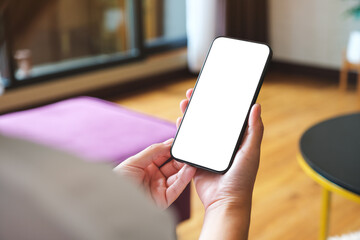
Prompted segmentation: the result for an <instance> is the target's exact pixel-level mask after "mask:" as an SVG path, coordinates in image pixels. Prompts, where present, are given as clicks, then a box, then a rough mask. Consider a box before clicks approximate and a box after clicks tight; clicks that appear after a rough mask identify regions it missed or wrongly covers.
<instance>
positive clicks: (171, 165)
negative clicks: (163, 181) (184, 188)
mask: <svg viewBox="0 0 360 240" xmlns="http://www.w3.org/2000/svg"><path fill="white" fill-rule="evenodd" d="M183 166H184V163H181V162H178V161H175V160H174V159H173V160H171V161H170V162H168V163H166V164H165V165H164V166H162V167H161V168H160V171H161V173H162V174H163V175H164V176H165V177H166V178H168V177H170V176H172V175H174V174H175V173H177V172H179V171H180V169H181V168H182V167H183Z"/></svg>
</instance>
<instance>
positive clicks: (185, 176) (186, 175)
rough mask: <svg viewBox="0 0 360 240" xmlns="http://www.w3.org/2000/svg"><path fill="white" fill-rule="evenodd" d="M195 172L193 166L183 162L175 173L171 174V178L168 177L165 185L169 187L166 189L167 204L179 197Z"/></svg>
mask: <svg viewBox="0 0 360 240" xmlns="http://www.w3.org/2000/svg"><path fill="white" fill-rule="evenodd" d="M195 173H196V168H195V167H192V166H189V165H186V164H185V165H184V166H183V167H182V168H181V170H180V171H179V172H178V173H177V174H175V175H173V176H171V179H170V178H169V179H168V181H167V185H168V186H169V187H168V189H167V190H166V199H167V202H168V205H170V204H171V203H173V202H174V201H175V200H176V199H177V198H178V197H179V195H180V194H181V193H182V192H183V191H184V189H185V188H186V186H187V185H188V184H189V183H190V181H191V179H192V178H193V177H194V175H195Z"/></svg>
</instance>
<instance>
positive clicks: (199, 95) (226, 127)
mask: <svg viewBox="0 0 360 240" xmlns="http://www.w3.org/2000/svg"><path fill="white" fill-rule="evenodd" d="M269 54H270V49H269V47H268V46H266V45H264V44H258V43H253V42H247V41H241V40H236V39H229V38H225V37H220V38H217V39H215V40H214V42H213V44H212V47H211V50H210V51H209V54H208V56H207V59H206V61H205V64H204V66H203V69H202V71H201V74H200V76H199V78H198V81H197V84H196V87H195V89H194V92H193V96H192V98H191V100H190V103H189V106H188V108H187V110H186V113H185V115H184V117H183V120H182V122H181V126H180V128H179V130H178V133H177V135H176V138H175V140H174V143H173V146H172V149H171V153H172V156H173V157H174V158H176V159H179V160H182V161H185V162H189V163H193V164H196V165H198V166H201V167H205V168H208V169H211V170H214V171H219V172H222V171H225V170H226V169H227V168H228V166H229V164H230V161H231V158H232V155H233V152H234V150H235V147H236V144H237V141H238V138H239V136H240V133H241V130H242V128H243V126H244V127H246V125H244V123H245V120H246V116H247V113H248V111H249V108H250V107H251V103H252V100H253V97H254V95H255V93H256V89H257V87H258V84H259V82H260V79H261V76H262V73H263V70H264V67H265V65H266V62H267V59H268V57H269Z"/></svg>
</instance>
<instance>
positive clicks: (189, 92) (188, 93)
mask: <svg viewBox="0 0 360 240" xmlns="http://www.w3.org/2000/svg"><path fill="white" fill-rule="evenodd" d="M193 91H194V89H193V88H190V89H188V90H187V91H186V98H187V99H190V97H191V95H192V93H193Z"/></svg>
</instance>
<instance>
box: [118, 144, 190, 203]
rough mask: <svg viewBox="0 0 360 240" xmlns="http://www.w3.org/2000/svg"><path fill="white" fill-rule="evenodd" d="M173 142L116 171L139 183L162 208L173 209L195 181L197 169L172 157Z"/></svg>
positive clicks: (157, 146)
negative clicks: (171, 158) (181, 194)
mask: <svg viewBox="0 0 360 240" xmlns="http://www.w3.org/2000/svg"><path fill="white" fill-rule="evenodd" d="M172 142H173V139H169V140H167V141H165V142H163V143H158V144H154V145H151V146H150V147H148V148H146V149H145V150H143V151H142V152H140V153H138V154H136V155H135V156H132V157H130V158H128V159H127V160H125V161H124V162H122V163H121V164H119V165H118V166H117V167H116V168H115V169H114V171H115V172H117V173H120V174H122V175H124V176H128V177H129V178H131V179H134V180H135V181H136V182H137V183H139V184H140V185H141V186H142V187H143V188H144V189H145V191H146V192H148V193H149V195H150V196H151V197H152V199H153V200H154V201H155V203H156V204H157V205H158V206H160V207H161V208H167V207H168V206H170V205H171V204H172V203H173V202H174V201H175V200H176V199H177V198H178V196H179V195H180V193H182V191H183V190H184V189H185V187H186V186H187V185H188V183H189V182H190V181H191V179H192V178H193V176H194V174H195V172H196V169H195V168H194V167H191V166H188V165H186V164H184V163H179V162H177V161H175V160H171V161H169V162H166V161H167V160H168V159H169V158H170V157H171V156H170V147H171V144H172Z"/></svg>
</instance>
